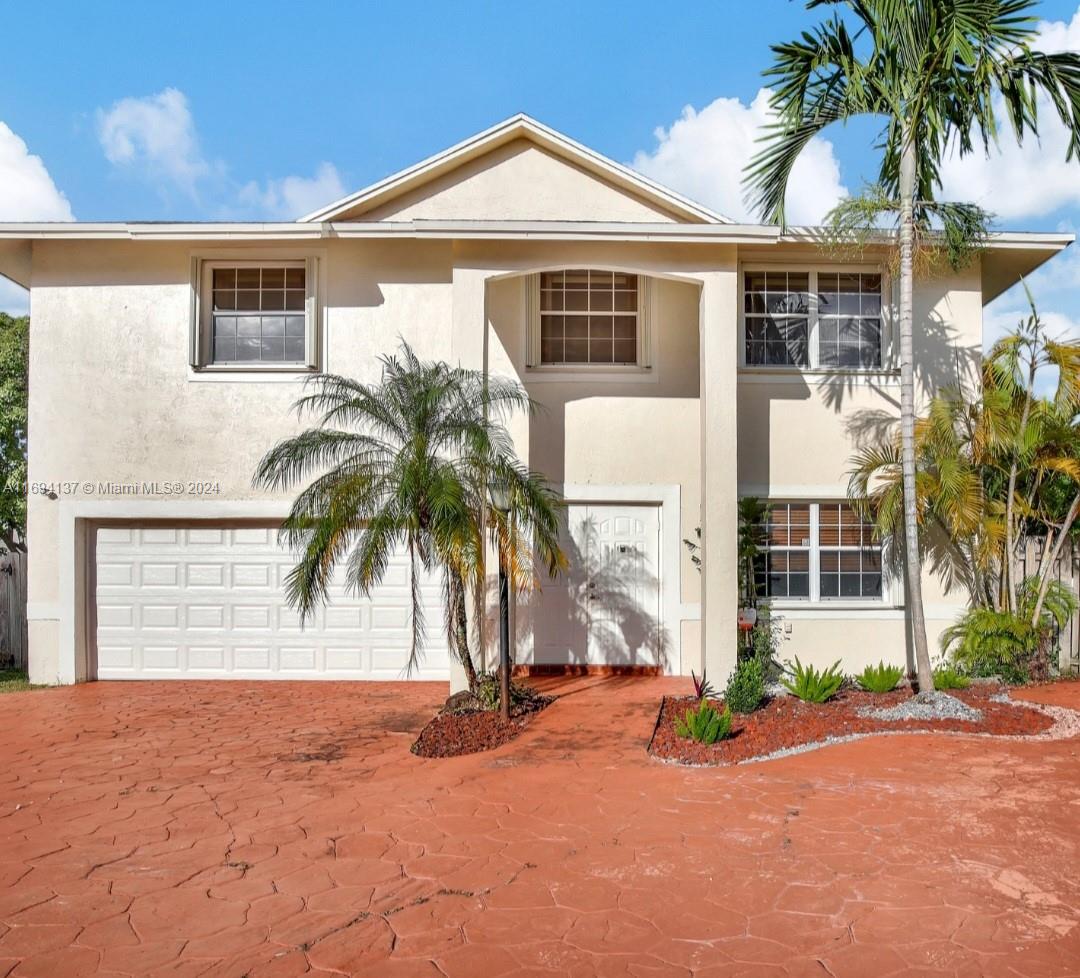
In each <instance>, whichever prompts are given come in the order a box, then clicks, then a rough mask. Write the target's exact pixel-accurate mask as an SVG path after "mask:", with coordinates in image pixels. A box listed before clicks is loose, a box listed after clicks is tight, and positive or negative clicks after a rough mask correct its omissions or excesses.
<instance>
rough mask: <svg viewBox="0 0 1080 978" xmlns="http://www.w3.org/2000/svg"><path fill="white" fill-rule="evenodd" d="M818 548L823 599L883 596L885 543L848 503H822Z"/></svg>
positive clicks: (819, 516) (819, 510) (820, 507)
mask: <svg viewBox="0 0 1080 978" xmlns="http://www.w3.org/2000/svg"><path fill="white" fill-rule="evenodd" d="M818 549H819V556H818V566H819V568H820V569H819V572H818V574H819V581H820V590H821V598H822V600H829V599H830V598H880V597H881V546H880V545H879V544H877V543H875V542H874V535H873V525H872V524H870V523H868V522H866V521H865V520H863V519H862V518H861V517H860V516H859V514H858V513H857V512H856V511H855V510H854V509H853V508H852V507H851V506H849V505H848V504H847V503H820V504H819V506H818Z"/></svg>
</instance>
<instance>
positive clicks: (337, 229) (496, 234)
mask: <svg viewBox="0 0 1080 978" xmlns="http://www.w3.org/2000/svg"><path fill="white" fill-rule="evenodd" d="M777 233H778V229H777V228H775V227H769V226H765V225H754V224H672V223H669V222H657V223H632V222H623V223H620V222H614V223H605V222H594V221H422V220H418V221H366V222H365V221H342V222H336V223H323V224H292V223H290V224H79V223H70V224H0V240H5V239H7V240H24V241H26V240H42V239H48V240H71V241H97V240H120V241H294V240H305V239H324V238H331V237H337V238H376V239H378V238H444V239H453V238H471V239H483V240H521V239H527V240H537V241H580V240H606V241H673V242H695V241H696V242H712V243H722V244H724V243H726V244H731V243H739V242H745V243H751V242H758V243H761V242H772V241H776V239H777Z"/></svg>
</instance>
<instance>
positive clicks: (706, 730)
mask: <svg viewBox="0 0 1080 978" xmlns="http://www.w3.org/2000/svg"><path fill="white" fill-rule="evenodd" d="M675 733H677V734H678V735H679V736H680V737H685V738H689V739H690V740H696V741H697V742H698V743H699V744H705V745H709V744H715V743H716V742H717V741H718V740H724V739H725V738H726V737H728V736H729V735H730V734H731V710H729V709H728V708H727V707H726V706H725V707H724V711H723V713H721V712H720V711H719V710H718V709H716V707H715V706H713V705H712V704H711V703H710V702H709V701H708V700H705V699H703V700H702V701H701V702H700V703H699V704H698V706H697V709H687V711H686V713H685V714H684V715H683V716H682V717H679V718H678V719H676V721H675Z"/></svg>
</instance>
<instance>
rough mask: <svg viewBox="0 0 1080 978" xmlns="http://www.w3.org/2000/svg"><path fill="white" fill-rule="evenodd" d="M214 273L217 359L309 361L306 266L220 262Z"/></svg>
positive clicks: (213, 327) (219, 361)
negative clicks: (227, 263)
mask: <svg viewBox="0 0 1080 978" xmlns="http://www.w3.org/2000/svg"><path fill="white" fill-rule="evenodd" d="M211 277H212V280H211V296H212V322H211V362H212V363H217V364H224V363H238V364H249V363H279V364H280V363H296V364H299V363H304V362H305V360H306V334H307V328H306V320H305V305H306V301H307V269H306V268H305V267H304V265H303V264H299V265H261V266H256V267H252V266H233V267H230V266H227V265H219V266H215V267H214V268H213V269H212V270H211Z"/></svg>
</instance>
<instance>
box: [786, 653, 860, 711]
mask: <svg viewBox="0 0 1080 978" xmlns="http://www.w3.org/2000/svg"><path fill="white" fill-rule="evenodd" d="M786 665H787V671H788V672H789V673H790V675H791V678H790V679H786V678H785V679H781V680H780V682H781V683H782V684H783V686H784V688H785V689H786V690H787V691H788V692H789V693H791V694H792V695H794V696H797V697H799V699H801V700H802V701H803V702H805V703H825V702H828V701H829V700H831V699H832V698H833V697H834V696H835V695H836V694H837V693H838V692H839V691H840V687H841V686H843V685H844V674H843V673H842V672H841V671H840V660H839V659H838V660H837V661H836V662H834V663H833V664H832V665H831V666H829V668H828V669H825V670H824V671H822V672H819V671H818V670H817V669H815V668H814V667H813V666H804V665H803V664H802V663H801V662H800V661H799V657H798V656H795V666H794V667H792V665H791V663H790V662H788V663H787V664H786Z"/></svg>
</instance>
